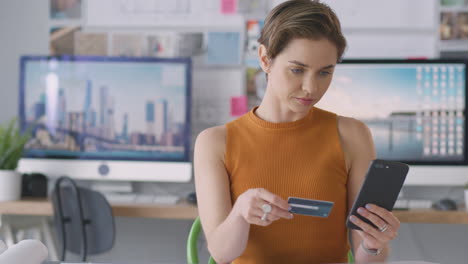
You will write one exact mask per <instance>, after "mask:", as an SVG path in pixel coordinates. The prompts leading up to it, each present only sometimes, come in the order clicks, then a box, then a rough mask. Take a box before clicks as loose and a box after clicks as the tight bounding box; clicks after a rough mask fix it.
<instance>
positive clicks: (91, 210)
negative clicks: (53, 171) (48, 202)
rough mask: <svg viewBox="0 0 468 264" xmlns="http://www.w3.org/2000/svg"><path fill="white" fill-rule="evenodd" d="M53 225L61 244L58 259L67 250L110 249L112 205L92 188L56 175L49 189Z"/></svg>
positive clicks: (84, 252) (83, 253)
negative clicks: (56, 178)
mask: <svg viewBox="0 0 468 264" xmlns="http://www.w3.org/2000/svg"><path fill="white" fill-rule="evenodd" d="M52 205H53V209H54V225H55V229H56V231H57V235H58V238H59V239H58V240H59V241H60V243H61V245H62V252H61V258H60V260H61V261H65V255H66V252H67V250H68V251H70V252H72V253H75V254H80V255H81V260H82V261H83V262H86V258H87V256H88V254H99V253H102V252H105V251H108V250H110V249H112V247H113V246H114V241H115V223H114V216H113V215H112V208H111V207H110V205H109V203H108V202H107V200H106V198H104V196H103V195H102V194H101V193H99V192H96V191H92V190H89V189H86V188H83V187H78V186H77V185H76V183H75V182H74V181H73V180H72V179H70V178H68V177H60V178H59V179H58V180H57V182H56V183H55V188H54V191H53V193H52Z"/></svg>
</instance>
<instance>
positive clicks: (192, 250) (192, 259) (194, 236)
mask: <svg viewBox="0 0 468 264" xmlns="http://www.w3.org/2000/svg"><path fill="white" fill-rule="evenodd" d="M201 230H202V228H201V222H200V217H197V218H196V219H195V221H194V222H193V224H192V228H190V233H189V236H188V239H187V263H188V264H199V262H198V248H197V244H198V243H197V242H198V237H199V235H200V232H201ZM348 262H349V263H354V256H353V253H352V252H351V250H350V251H348ZM208 264H216V262H215V261H214V260H213V258H211V257H210V259H209V261H208Z"/></svg>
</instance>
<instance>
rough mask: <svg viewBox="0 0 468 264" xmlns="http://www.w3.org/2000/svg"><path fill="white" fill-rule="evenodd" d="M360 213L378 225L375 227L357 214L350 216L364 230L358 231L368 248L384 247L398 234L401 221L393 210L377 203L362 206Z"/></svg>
mask: <svg viewBox="0 0 468 264" xmlns="http://www.w3.org/2000/svg"><path fill="white" fill-rule="evenodd" d="M358 213H359V214H360V215H361V216H363V217H364V218H367V219H368V220H369V221H370V222H372V223H373V224H374V225H375V226H377V227H378V228H375V227H373V226H372V225H369V224H367V223H366V222H364V221H362V220H361V219H359V218H358V217H356V216H351V217H350V220H351V221H352V222H353V223H354V224H355V225H357V226H359V227H360V228H361V229H362V230H363V231H358V232H359V234H360V235H361V237H362V239H363V244H364V246H365V247H366V248H368V249H383V248H384V247H386V246H387V244H388V243H389V242H390V241H392V240H393V239H395V238H396V237H397V236H398V230H399V229H400V221H399V220H398V218H396V216H394V215H393V213H392V212H390V211H388V210H386V209H385V208H382V207H379V206H377V205H375V204H367V205H366V208H363V207H360V208H359V209H358Z"/></svg>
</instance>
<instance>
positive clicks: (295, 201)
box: [288, 197, 334, 218]
mask: <svg viewBox="0 0 468 264" xmlns="http://www.w3.org/2000/svg"><path fill="white" fill-rule="evenodd" d="M288 204H289V206H290V207H291V210H289V212H290V213H293V214H300V215H308V216H318V217H324V218H326V217H328V215H330V212H331V210H332V208H333V204H334V202H329V201H321V200H312V199H304V198H297V197H289V198H288Z"/></svg>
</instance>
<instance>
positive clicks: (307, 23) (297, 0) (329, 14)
mask: <svg viewBox="0 0 468 264" xmlns="http://www.w3.org/2000/svg"><path fill="white" fill-rule="evenodd" d="M294 38H307V39H321V38H326V39H328V40H329V41H330V42H332V43H333V44H335V45H336V48H337V49H338V54H337V55H338V60H341V57H342V56H343V53H344V51H345V49H346V39H345V37H344V36H343V33H342V32H341V25H340V21H339V20H338V17H337V16H336V14H335V12H333V10H332V9H331V8H330V7H329V6H328V5H326V4H323V3H320V2H319V1H311V0H289V1H286V2H283V3H281V4H279V5H277V6H276V7H275V8H273V9H272V10H271V11H270V13H269V14H268V16H267V17H266V19H265V25H264V27H263V29H262V32H261V35H260V38H259V39H258V42H259V43H260V44H263V45H264V46H265V47H266V50H267V55H268V57H269V58H270V59H274V58H275V57H276V56H277V55H278V54H279V53H280V52H281V51H282V50H283V49H284V48H285V47H286V46H287V45H288V43H289V42H290V41H291V40H292V39H294Z"/></svg>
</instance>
